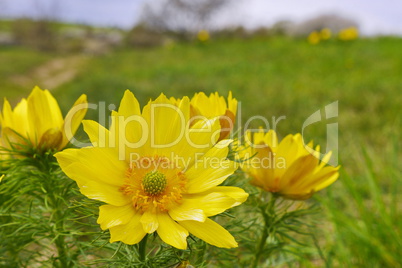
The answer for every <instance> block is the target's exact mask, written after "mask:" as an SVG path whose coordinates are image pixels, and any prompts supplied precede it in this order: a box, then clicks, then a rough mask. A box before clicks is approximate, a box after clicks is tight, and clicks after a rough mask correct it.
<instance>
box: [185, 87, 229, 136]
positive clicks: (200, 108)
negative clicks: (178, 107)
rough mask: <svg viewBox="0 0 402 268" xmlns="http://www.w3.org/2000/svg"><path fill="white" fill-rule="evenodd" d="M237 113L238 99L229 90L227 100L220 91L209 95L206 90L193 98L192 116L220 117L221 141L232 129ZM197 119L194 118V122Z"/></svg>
mask: <svg viewBox="0 0 402 268" xmlns="http://www.w3.org/2000/svg"><path fill="white" fill-rule="evenodd" d="M236 113H237V100H236V99H235V98H233V97H232V92H231V91H230V92H229V96H228V99H227V102H226V100H225V98H224V97H223V96H219V94H218V92H215V93H211V94H210V95H209V97H208V96H207V95H205V93H204V92H200V93H196V94H195V95H194V97H193V98H192V99H191V117H192V118H198V117H199V116H201V117H206V118H207V119H212V118H214V117H219V118H220V119H219V121H220V124H221V134H220V136H219V139H218V140H219V141H220V140H223V139H225V138H227V137H228V136H229V134H230V132H231V131H232V129H233V127H234V124H235V120H236ZM196 121H197V120H194V121H193V122H192V124H194V123H195V122H196Z"/></svg>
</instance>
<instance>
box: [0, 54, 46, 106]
mask: <svg viewBox="0 0 402 268" xmlns="http://www.w3.org/2000/svg"><path fill="white" fill-rule="evenodd" d="M51 58H52V55H49V54H47V53H40V52H37V51H35V50H31V49H26V48H14V47H1V46H0V94H1V97H3V98H4V97H6V98H7V99H10V100H11V101H12V102H13V103H15V102H16V101H17V98H20V97H26V95H27V94H29V92H30V91H31V90H32V88H33V87H34V86H35V85H32V87H31V88H24V87H22V86H21V85H19V84H18V82H16V81H18V80H19V79H20V78H18V76H22V75H28V74H29V73H30V72H31V71H32V70H33V69H35V68H36V67H38V66H39V65H40V64H42V63H44V62H46V61H48V60H50V59H51Z"/></svg>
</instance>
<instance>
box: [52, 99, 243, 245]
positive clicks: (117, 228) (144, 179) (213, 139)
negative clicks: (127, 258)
mask: <svg viewBox="0 0 402 268" xmlns="http://www.w3.org/2000/svg"><path fill="white" fill-rule="evenodd" d="M189 117H190V101H189V99H188V98H187V97H184V98H183V99H181V100H180V101H179V102H178V103H176V100H174V99H173V100H169V99H167V98H166V97H165V95H163V94H161V95H160V96H159V97H158V98H157V99H156V100H154V101H150V102H149V103H148V104H147V105H146V106H145V107H144V108H143V110H142V112H141V110H140V106H139V104H138V101H137V99H136V98H135V97H134V95H133V93H131V92H130V91H126V92H125V94H124V96H123V98H122V100H121V103H120V107H119V109H118V111H117V112H116V111H113V112H112V124H111V126H110V129H109V130H107V129H105V128H103V127H102V126H101V125H99V124H98V123H96V122H95V121H90V120H84V121H83V125H84V130H85V132H86V133H87V134H88V136H89V138H90V140H91V142H92V144H93V147H87V148H81V149H67V150H64V151H63V152H60V153H57V154H56V155H55V156H56V158H57V160H58V162H59V164H60V166H61V168H62V170H63V171H64V172H65V173H66V174H67V176H69V177H70V178H72V179H73V180H75V181H76V182H77V184H78V186H79V187H80V190H81V193H82V194H84V195H86V196H87V197H88V198H91V199H96V200H100V201H103V202H105V203H106V205H102V206H101V207H100V210H99V218H98V223H99V224H100V226H101V228H102V229H103V230H105V229H109V230H110V234H111V238H110V242H114V241H122V242H124V243H126V244H136V243H138V242H140V241H141V240H142V239H143V237H144V236H145V235H146V234H147V233H149V234H151V233H154V232H155V231H156V232H157V233H158V235H159V237H160V238H161V239H162V240H163V241H164V242H166V243H167V244H170V245H172V246H174V247H176V248H179V249H185V248H186V247H187V242H186V238H187V236H188V235H189V233H192V234H193V235H194V236H196V237H199V238H200V239H202V240H205V241H206V242H207V243H209V244H212V245H215V246H218V247H225V248H232V247H236V246H237V243H236V241H235V240H234V238H233V236H232V235H231V234H230V233H229V232H228V231H227V230H225V229H224V228H223V227H221V226H220V225H219V224H217V223H216V222H214V221H213V220H211V219H209V218H208V217H210V216H214V215H217V214H219V213H221V212H223V211H225V210H226V209H229V208H231V207H233V206H237V205H239V204H241V203H242V202H244V201H245V200H246V198H247V193H245V192H244V191H243V190H242V189H240V188H237V187H226V186H218V185H220V184H221V183H222V182H223V181H224V180H225V179H226V178H227V177H228V176H230V175H231V174H233V172H234V171H235V170H236V168H237V166H236V164H235V163H234V162H232V161H229V160H227V159H226V157H227V154H228V146H229V144H230V143H231V140H223V141H221V142H218V143H217V136H218V135H216V133H219V131H220V124H219V121H218V119H216V118H215V119H212V120H208V121H199V122H197V123H196V124H195V125H194V126H193V127H191V128H190V127H189Z"/></svg>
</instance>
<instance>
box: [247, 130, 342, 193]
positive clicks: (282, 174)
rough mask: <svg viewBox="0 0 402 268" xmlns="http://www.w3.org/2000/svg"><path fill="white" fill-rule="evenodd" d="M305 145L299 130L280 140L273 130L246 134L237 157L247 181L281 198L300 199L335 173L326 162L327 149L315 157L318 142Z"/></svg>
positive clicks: (326, 184)
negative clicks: (244, 141) (321, 156)
mask: <svg viewBox="0 0 402 268" xmlns="http://www.w3.org/2000/svg"><path fill="white" fill-rule="evenodd" d="M312 146H313V142H310V143H309V144H308V145H305V144H304V142H303V139H302V137H301V135H300V134H296V135H288V136H286V137H285V138H284V139H283V140H282V141H281V142H280V143H278V138H277V135H276V133H275V131H273V130H270V131H268V132H267V133H264V132H263V131H260V132H257V133H254V135H252V134H251V132H248V133H247V135H246V144H245V145H244V146H243V147H240V149H239V157H240V158H242V159H248V160H246V161H245V162H244V163H243V165H242V169H243V171H245V172H246V173H247V175H248V176H249V177H250V178H251V181H250V183H251V184H253V185H255V186H257V187H259V188H261V189H263V190H264V191H267V192H271V193H274V194H278V195H280V196H282V197H283V198H287V199H294V200H304V199H307V198H310V197H311V196H312V195H313V194H314V193H315V192H317V191H320V190H322V189H324V188H325V187H328V186H329V185H331V184H332V183H333V182H335V181H336V180H337V178H338V177H339V173H338V169H339V166H338V167H333V166H329V165H326V164H327V163H328V161H329V159H330V157H331V153H328V154H326V155H325V156H324V158H323V159H322V160H321V161H319V159H318V158H319V151H320V146H317V147H316V148H315V150H314V149H313V148H312Z"/></svg>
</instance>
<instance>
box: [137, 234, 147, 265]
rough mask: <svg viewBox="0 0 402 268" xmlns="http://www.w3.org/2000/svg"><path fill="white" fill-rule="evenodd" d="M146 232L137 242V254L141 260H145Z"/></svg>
mask: <svg viewBox="0 0 402 268" xmlns="http://www.w3.org/2000/svg"><path fill="white" fill-rule="evenodd" d="M147 240H148V234H146V235H145V236H144V238H143V239H142V240H141V242H140V243H139V248H138V255H139V259H140V261H141V262H145V257H146V249H147Z"/></svg>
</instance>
